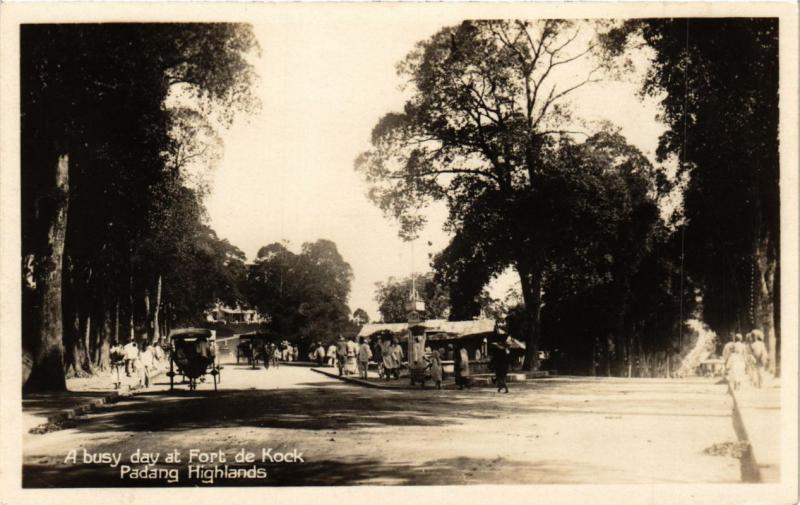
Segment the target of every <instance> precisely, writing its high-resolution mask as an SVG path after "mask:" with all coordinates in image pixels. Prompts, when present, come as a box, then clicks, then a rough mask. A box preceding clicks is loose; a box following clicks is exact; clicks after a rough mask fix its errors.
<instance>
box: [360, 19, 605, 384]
mask: <svg viewBox="0 0 800 505" xmlns="http://www.w3.org/2000/svg"><path fill="white" fill-rule="evenodd" d="M616 28H617V27H616V26H614V25H613V24H611V23H607V22H577V21H567V20H540V21H520V20H515V21H466V22H464V23H462V24H460V25H458V26H454V27H448V28H445V29H443V30H441V31H439V32H438V33H437V34H435V35H434V36H432V37H431V38H430V39H428V40H426V41H423V42H421V43H419V44H418V45H417V47H416V48H415V49H414V50H413V51H412V52H411V53H409V55H408V56H407V57H406V59H405V60H404V61H403V62H402V63H401V64H400V66H399V71H400V73H401V74H402V75H403V76H405V77H407V78H408V80H409V85H410V88H411V91H412V96H411V98H410V99H409V100H408V101H407V102H406V104H405V107H404V110H403V112H401V113H390V114H387V115H386V116H384V117H383V118H382V119H381V120H380V121H379V122H378V124H377V126H376V127H375V129H374V130H373V134H372V144H373V148H372V150H370V151H368V152H366V153H364V154H362V155H361V156H360V157H359V158H358V160H357V167H358V169H359V170H360V171H361V172H362V173H363V174H364V176H365V178H366V180H367V182H368V183H369V184H370V185H371V186H372V187H371V189H370V196H371V197H372V199H373V200H374V201H375V202H376V204H377V205H378V206H379V207H380V208H381V209H383V210H384V211H385V212H386V213H387V214H389V215H391V216H394V217H396V218H397V219H399V221H400V223H401V225H402V226H401V228H402V234H403V235H404V236H413V234H414V233H415V232H416V230H418V229H419V227H420V226H421V225H422V224H424V218H423V217H422V216H420V215H419V214H418V210H419V209H420V208H421V207H422V205H423V204H424V202H425V201H427V200H429V199H439V200H444V201H446V202H447V204H448V206H449V209H450V218H449V222H448V226H449V228H450V229H451V230H452V231H453V232H454V233H455V235H456V239H455V241H456V242H459V241H460V243H461V245H458V246H457V247H458V248H460V249H462V250H463V251H466V252H467V258H473V257H477V258H480V260H479V261H480V262H481V263H483V264H484V265H485V267H486V268H485V269H487V270H489V271H490V272H499V271H501V270H503V269H504V267H505V266H506V265H509V264H510V265H513V266H514V267H515V269H516V271H517V272H518V274H519V276H520V281H521V285H522V294H523V298H524V300H525V307H526V310H527V315H528V319H527V324H528V331H526V333H527V335H528V346H527V354H526V366H527V367H528V368H536V367H537V366H538V358H537V356H538V352H537V345H538V341H539V336H540V324H539V323H540V309H541V303H542V281H543V274H544V272H545V267H546V265H547V255H548V248H549V247H550V246H551V245H557V244H553V243H550V242H548V237H547V234H548V232H549V231H551V230H552V229H553V228H554V227H555V221H554V220H555V219H556V218H557V216H556V215H554V214H552V213H551V212H550V211H549V209H547V208H545V207H542V206H541V205H540V202H541V199H540V197H541V196H542V194H543V193H542V192H541V191H540V190H539V188H540V187H541V181H542V179H543V178H544V179H546V178H547V177H548V174H547V170H546V163H545V162H544V159H545V158H547V157H548V156H550V153H551V152H552V151H553V150H554V149H557V146H558V141H559V139H561V138H563V137H565V136H570V135H572V134H573V132H570V131H568V130H569V128H568V127H565V126H564V125H568V124H574V121H571V119H572V117H571V113H570V110H569V107H567V106H566V104H565V102H564V100H565V99H566V98H567V97H569V95H570V93H572V92H573V91H575V90H577V89H579V88H581V87H583V86H586V85H588V84H590V83H592V82H596V81H598V80H599V79H600V78H601V75H602V74H603V72H604V71H608V70H610V69H611V61H612V58H611V56H613V55H615V54H616V53H615V51H616V50H617V49H618V48H619V43H618V41H617V36H616V33H617V32H616ZM466 233H468V234H469V238H467V237H466V236H464V235H461V236H459V235H460V234H466ZM498 252H499V254H498ZM490 275H491V274H490Z"/></svg>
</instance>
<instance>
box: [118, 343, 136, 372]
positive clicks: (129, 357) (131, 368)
mask: <svg viewBox="0 0 800 505" xmlns="http://www.w3.org/2000/svg"><path fill="white" fill-rule="evenodd" d="M122 352H123V353H124V354H125V375H126V376H128V377H130V376H131V372H135V371H136V360H137V359H139V347H138V346H137V345H136V339H134V338H133V337H131V338H130V340H129V341H128V343H127V344H125V347H123V348H122Z"/></svg>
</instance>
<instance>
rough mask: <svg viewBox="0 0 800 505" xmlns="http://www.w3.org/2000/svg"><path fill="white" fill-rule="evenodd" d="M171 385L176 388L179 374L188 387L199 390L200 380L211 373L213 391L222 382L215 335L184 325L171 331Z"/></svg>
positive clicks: (168, 375) (211, 331)
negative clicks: (198, 383)
mask: <svg viewBox="0 0 800 505" xmlns="http://www.w3.org/2000/svg"><path fill="white" fill-rule="evenodd" d="M169 343H170V353H169V372H167V377H169V388H170V389H173V388H174V387H175V377H176V376H178V375H180V376H182V377H183V381H184V382H188V383H189V389H190V390H195V389H197V381H198V379H200V380H201V381H203V380H205V376H206V375H207V374H210V375H211V377H212V379H213V381H214V391H216V390H217V383H218V382H219V381H220V368H221V367H220V366H219V364H218V363H217V352H216V335H215V332H214V331H213V330H207V329H205V328H184V329H180V330H173V331H171V332H170V334H169Z"/></svg>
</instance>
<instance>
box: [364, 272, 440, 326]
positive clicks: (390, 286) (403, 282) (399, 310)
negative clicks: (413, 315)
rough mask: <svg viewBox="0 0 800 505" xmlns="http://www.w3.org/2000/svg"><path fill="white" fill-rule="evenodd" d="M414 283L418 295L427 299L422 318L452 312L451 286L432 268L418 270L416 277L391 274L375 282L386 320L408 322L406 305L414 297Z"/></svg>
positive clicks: (438, 316) (432, 317)
mask: <svg viewBox="0 0 800 505" xmlns="http://www.w3.org/2000/svg"><path fill="white" fill-rule="evenodd" d="M412 285H413V286H414V288H416V290H417V295H419V296H420V298H421V299H422V301H424V302H425V311H424V312H423V313H420V317H421V318H422V319H447V317H448V315H449V312H450V307H449V306H450V295H449V293H448V291H447V289H446V288H445V287H444V286H442V285H441V284H439V283H438V282H436V279H435V278H434V275H433V273H432V272H429V273H426V274H416V275H415V276H414V279H413V283H412V278H411V277H406V278H403V279H395V278H393V277H391V278H389V279H388V280H387V281H386V282H378V283H377V284H375V301H376V302H378V311H380V313H381V319H382V320H383V322H385V323H404V322H406V321H407V320H408V309H407V308H406V305H407V304H408V301H409V299H410V298H411V290H412Z"/></svg>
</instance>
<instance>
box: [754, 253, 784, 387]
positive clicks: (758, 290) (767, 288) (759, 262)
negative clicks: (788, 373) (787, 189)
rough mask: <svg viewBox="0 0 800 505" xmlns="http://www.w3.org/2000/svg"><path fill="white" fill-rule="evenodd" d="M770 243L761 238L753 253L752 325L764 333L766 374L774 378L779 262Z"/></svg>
mask: <svg viewBox="0 0 800 505" xmlns="http://www.w3.org/2000/svg"><path fill="white" fill-rule="evenodd" d="M770 246H771V244H770V241H769V239H768V238H763V239H761V240H759V241H758V243H757V244H756V247H755V251H754V253H753V262H754V279H753V283H754V285H753V288H752V289H753V308H752V310H753V325H754V327H755V328H758V329H760V330H761V331H763V332H764V338H765V340H766V342H765V344H766V345H767V349H768V350H769V371H770V373H772V374H773V375H777V374H778V371H779V362H778V359H779V356H780V352H779V349H778V342H779V329H778V327H777V324H776V311H777V310H779V306H778V304H776V303H775V300H776V287H777V286H776V284H778V281H777V278H776V277H777V276H776V273H777V266H778V262H777V259H776V258H775V252H774V251H771V250H770Z"/></svg>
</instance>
